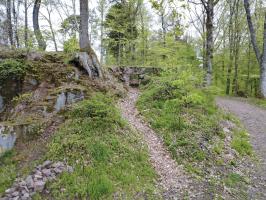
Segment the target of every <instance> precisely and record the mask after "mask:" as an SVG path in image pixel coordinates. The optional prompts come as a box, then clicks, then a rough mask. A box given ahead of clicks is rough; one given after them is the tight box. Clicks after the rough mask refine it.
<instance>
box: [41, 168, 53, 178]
mask: <svg viewBox="0 0 266 200" xmlns="http://www.w3.org/2000/svg"><path fill="white" fill-rule="evenodd" d="M42 173H43V175H45V176H51V170H50V169H43V170H42Z"/></svg>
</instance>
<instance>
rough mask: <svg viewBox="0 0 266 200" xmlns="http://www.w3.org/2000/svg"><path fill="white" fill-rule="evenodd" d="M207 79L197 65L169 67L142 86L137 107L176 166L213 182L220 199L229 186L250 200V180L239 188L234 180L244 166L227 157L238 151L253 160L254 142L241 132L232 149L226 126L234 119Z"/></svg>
mask: <svg viewBox="0 0 266 200" xmlns="http://www.w3.org/2000/svg"><path fill="white" fill-rule="evenodd" d="M203 76H204V74H203V73H202V71H201V69H200V68H198V67H197V66H196V65H194V66H193V65H191V64H187V65H182V67H180V66H179V67H174V68H167V69H165V70H164V71H163V72H162V73H161V74H160V75H159V76H154V77H152V78H151V82H150V83H149V84H148V85H145V86H143V87H142V95H141V96H140V98H139V100H138V103H137V106H138V108H139V110H140V112H141V113H142V114H143V115H144V116H145V118H146V119H147V120H148V121H149V122H150V124H151V125H152V127H153V128H154V129H155V130H156V132H157V133H159V134H160V135H161V136H162V138H163V141H164V143H165V144H166V146H167V147H168V150H169V151H170V152H171V153H172V156H173V157H174V158H175V159H176V161H177V162H178V163H179V164H182V165H183V166H185V169H186V170H187V171H188V172H189V173H190V174H192V175H193V176H195V177H197V178H198V179H199V180H206V178H207V177H208V178H207V179H208V183H209V186H208V187H207V189H208V190H209V191H212V192H213V193H215V194H220V192H219V188H220V187H221V186H222V185H223V183H224V182H228V185H229V187H231V186H232V187H233V186H234V187H236V188H238V190H239V194H240V195H245V191H246V189H245V188H246V186H247V183H246V182H243V180H244V179H242V178H241V179H240V180H239V182H241V184H239V185H236V179H237V178H235V176H233V175H232V177H231V176H230V174H232V173H234V169H235V167H237V166H239V162H238V161H237V157H234V159H233V160H230V161H226V159H225V158H224V157H223V156H224V154H225V151H226V149H228V148H233V149H235V150H236V151H237V152H238V153H239V155H240V156H249V155H251V154H252V148H251V145H250V143H249V137H248V135H247V134H246V132H245V131H242V130H241V129H240V128H237V129H236V130H233V131H232V133H231V134H232V135H233V139H232V142H231V144H229V146H228V144H226V142H225V138H226V133H224V132H223V130H222V126H221V122H222V121H224V120H230V119H231V118H232V117H231V116H230V115H228V114H224V113H223V112H221V111H220V110H219V109H217V107H216V105H215V101H214V97H215V95H218V94H219V93H220V90H219V89H217V88H215V87H208V88H206V87H204V86H203V82H202V80H203ZM240 127H241V126H240ZM230 145H231V146H230ZM221 166H222V168H221ZM221 169H222V170H221ZM220 170H221V171H220ZM210 171H211V172H212V173H213V174H215V176H211V175H210ZM235 192H236V191H234V193H235ZM237 193H238V192H237Z"/></svg>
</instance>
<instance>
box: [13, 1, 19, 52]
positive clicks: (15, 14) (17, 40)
mask: <svg viewBox="0 0 266 200" xmlns="http://www.w3.org/2000/svg"><path fill="white" fill-rule="evenodd" d="M19 4H20V2H19V1H18V2H17V11H16V4H15V0H13V8H12V11H13V19H14V34H15V39H16V46H17V48H19V47H20V42H19V36H18V15H17V13H19Z"/></svg>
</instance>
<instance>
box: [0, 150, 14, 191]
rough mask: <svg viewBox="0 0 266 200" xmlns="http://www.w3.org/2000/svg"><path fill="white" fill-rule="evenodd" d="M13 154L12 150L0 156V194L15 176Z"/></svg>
mask: <svg viewBox="0 0 266 200" xmlns="http://www.w3.org/2000/svg"><path fill="white" fill-rule="evenodd" d="M13 155H14V152H13V151H9V152H6V153H5V154H4V155H2V156H1V157H0V196H1V194H2V193H4V191H5V190H6V188H8V187H10V186H11V185H12V183H13V181H14V180H15V178H16V162H15V161H13V159H12V157H13Z"/></svg>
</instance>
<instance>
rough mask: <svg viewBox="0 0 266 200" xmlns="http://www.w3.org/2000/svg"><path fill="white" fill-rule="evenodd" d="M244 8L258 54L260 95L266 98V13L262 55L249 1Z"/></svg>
mask: <svg viewBox="0 0 266 200" xmlns="http://www.w3.org/2000/svg"><path fill="white" fill-rule="evenodd" d="M244 6H245V10H246V15H247V22H248V27H249V32H250V38H251V43H252V46H253V49H254V52H255V54H256V58H257V60H258V63H259V64H260V93H261V95H262V96H263V97H264V98H266V12H265V19H264V34H263V37H264V39H263V51H262V54H261V53H260V50H259V47H258V43H257V38H256V33H255V29H254V26H253V22H252V18H251V12H250V3H249V0H244Z"/></svg>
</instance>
